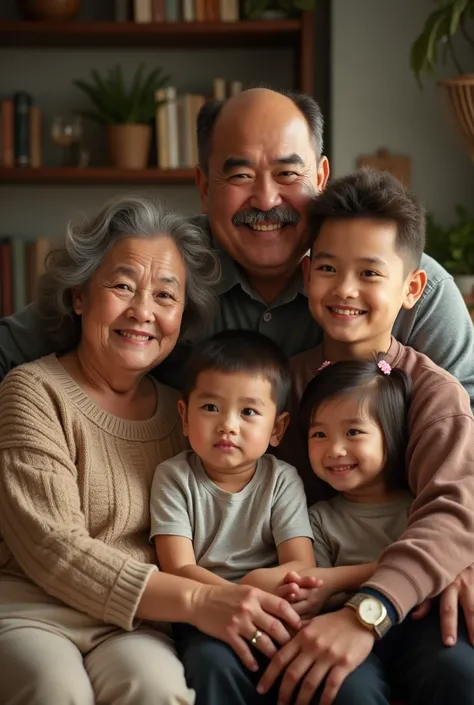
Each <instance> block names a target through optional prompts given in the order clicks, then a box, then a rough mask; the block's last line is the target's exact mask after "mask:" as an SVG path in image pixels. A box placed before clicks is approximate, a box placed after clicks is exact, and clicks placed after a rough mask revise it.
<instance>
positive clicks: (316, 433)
mask: <svg viewBox="0 0 474 705" xmlns="http://www.w3.org/2000/svg"><path fill="white" fill-rule="evenodd" d="M310 438H326V436H325V434H324V433H323V432H322V431H314V432H313V433H312V434H311V436H310Z"/></svg>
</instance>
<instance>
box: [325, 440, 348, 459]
mask: <svg viewBox="0 0 474 705" xmlns="http://www.w3.org/2000/svg"><path fill="white" fill-rule="evenodd" d="M346 455H347V451H346V448H345V445H344V443H343V442H342V440H334V441H332V442H331V443H330V445H329V448H328V458H332V459H334V458H344V457H345V456H346Z"/></svg>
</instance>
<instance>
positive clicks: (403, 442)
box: [298, 354, 412, 490]
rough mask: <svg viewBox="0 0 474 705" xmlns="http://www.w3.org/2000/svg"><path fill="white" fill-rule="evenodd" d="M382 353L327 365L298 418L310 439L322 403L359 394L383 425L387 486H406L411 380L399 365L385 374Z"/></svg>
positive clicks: (310, 388)
mask: <svg viewBox="0 0 474 705" xmlns="http://www.w3.org/2000/svg"><path fill="white" fill-rule="evenodd" d="M381 360H383V355H382V354H379V355H377V357H376V358H375V359H373V360H347V361H344V362H335V363H333V364H331V365H328V366H327V367H325V368H324V369H323V370H321V372H319V373H318V374H317V375H316V377H314V378H313V379H312V380H311V382H310V383H309V384H308V386H307V387H306V389H305V392H304V394H303V398H302V400H301V404H300V408H299V414H298V421H299V427H300V429H301V431H302V432H303V433H304V442H305V443H306V445H307V443H308V432H309V426H310V423H311V419H312V418H313V416H314V413H315V411H316V410H317V409H319V408H320V407H321V406H322V404H323V403H324V402H326V401H329V400H331V399H335V398H336V397H341V396H344V395H346V394H347V395H349V394H357V395H358V396H359V401H360V402H365V401H367V402H368V410H369V415H370V417H371V418H372V419H373V420H374V421H375V422H376V423H377V424H378V425H379V426H380V428H381V430H382V435H383V439H384V445H385V464H384V469H383V474H384V476H385V480H386V486H387V489H389V490H393V489H397V488H400V487H403V486H406V479H405V469H406V468H405V464H406V459H405V454H406V449H407V443H408V428H407V416H408V409H409V405H410V401H411V389H412V383H411V378H410V377H409V375H408V374H407V373H406V372H405V371H404V370H401V369H400V368H397V367H394V368H392V370H391V372H390V374H384V373H383V372H382V371H381V369H380V368H379V367H378V363H379V362H380V361H381Z"/></svg>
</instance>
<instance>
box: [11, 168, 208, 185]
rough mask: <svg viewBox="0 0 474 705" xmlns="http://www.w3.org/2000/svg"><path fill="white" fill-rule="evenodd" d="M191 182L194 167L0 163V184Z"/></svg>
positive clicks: (192, 180)
mask: <svg viewBox="0 0 474 705" xmlns="http://www.w3.org/2000/svg"><path fill="white" fill-rule="evenodd" d="M131 182H133V183H136V184H192V183H193V182H194V169H156V168H151V169H116V168H113V167H91V168H88V167H87V168H80V167H77V168H76V167H74V168H64V167H39V168H30V167H24V168H23V167H0V184H54V185H56V184H71V185H72V184H104V185H105V184H127V183H131Z"/></svg>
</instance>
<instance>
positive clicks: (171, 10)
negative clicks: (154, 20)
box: [165, 0, 179, 22]
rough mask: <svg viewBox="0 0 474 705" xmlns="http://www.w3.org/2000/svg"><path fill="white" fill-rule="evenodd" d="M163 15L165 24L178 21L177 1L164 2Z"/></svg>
mask: <svg viewBox="0 0 474 705" xmlns="http://www.w3.org/2000/svg"><path fill="white" fill-rule="evenodd" d="M165 13H166V21H167V22H177V21H178V20H179V6H178V0H165Z"/></svg>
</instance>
